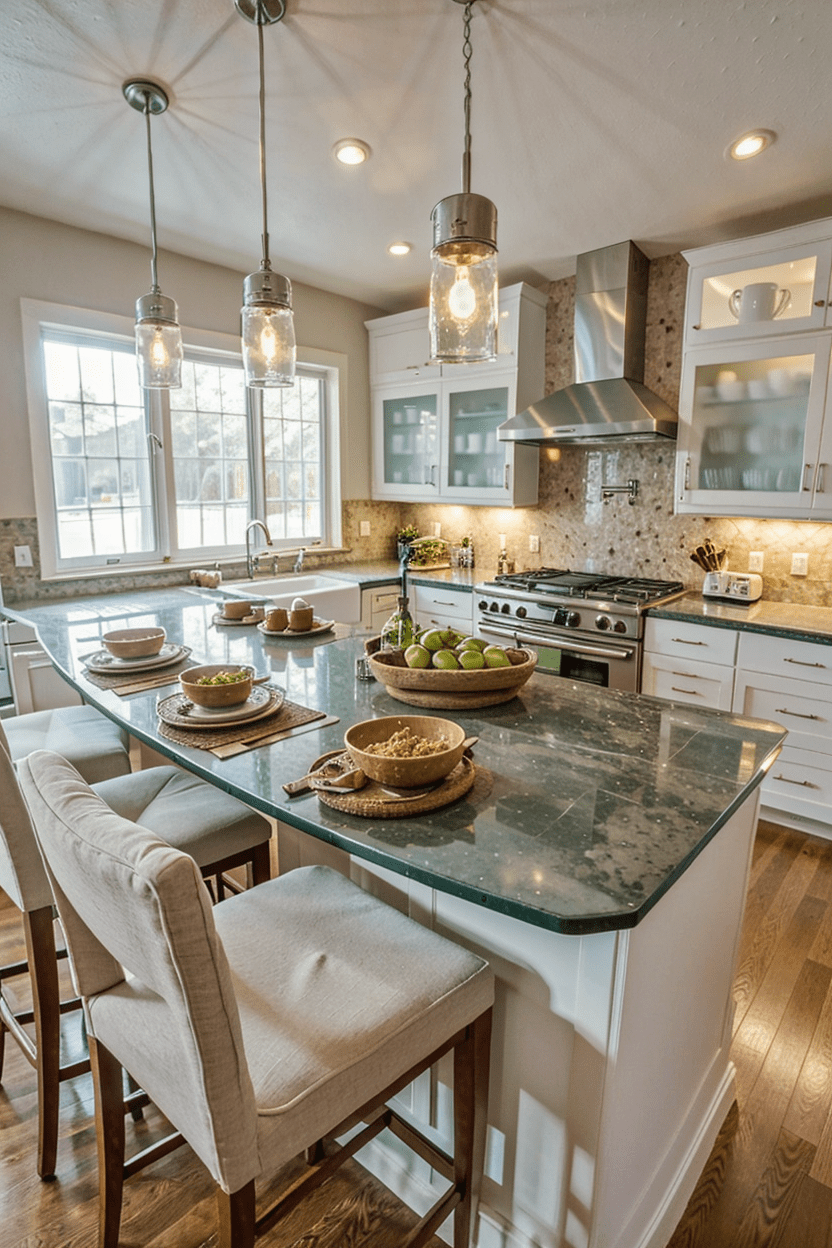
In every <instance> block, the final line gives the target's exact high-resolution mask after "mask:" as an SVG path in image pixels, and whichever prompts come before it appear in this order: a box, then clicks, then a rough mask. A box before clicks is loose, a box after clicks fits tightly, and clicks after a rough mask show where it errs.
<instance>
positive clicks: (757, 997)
mask: <svg viewBox="0 0 832 1248" xmlns="http://www.w3.org/2000/svg"><path fill="white" fill-rule="evenodd" d="M19 949H20V931H19V925H18V923H17V919H16V911H14V909H13V908H12V907H10V906H9V905H8V903H6V902H5V899H2V894H0V962H7V961H11V960H12V958H13V957H15V956H19ZM735 999H736V1016H735V1030H734V1042H733V1050H732V1052H733V1058H734V1062H735V1064H736V1067H737V1075H738V1101H737V1103H736V1104H735V1105H734V1106H733V1107H732V1109H731V1111H730V1113H729V1114H728V1117H727V1118H726V1121H725V1123H724V1124H723V1127H722V1130H721V1131H720V1134H719V1137H718V1139H717V1141H716V1144H715V1145H714V1149H713V1151H712V1153H711V1156H710V1158H709V1160H708V1163H707V1165H706V1166H705V1169H704V1171H703V1173H702V1176H701V1178H700V1181H699V1183H698V1185H697V1188H696V1190H695V1192H694V1194H693V1196H692V1197H691V1200H690V1202H689V1205H688V1208H687V1210H686V1211H685V1215H684V1217H683V1218H682V1220H681V1221H680V1223H679V1226H678V1227H677V1229H676V1231H675V1233H674V1234H673V1236H672V1238H671V1240H670V1242H669V1244H668V1246H667V1248H832V842H827V841H822V840H819V839H817V838H814V837H807V836H804V835H803V834H801V833H795V832H790V831H788V830H787V829H784V828H781V827H779V826H777V825H775V824H768V823H761V824H760V827H759V829H758V834H757V839H756V844H755V851H754V861H753V867H752V877H751V884H750V888H749V895H748V904H747V909H746V919H745V924H744V927H743V937H742V943H741V949H740V956H739V961H738V969H737V975H736V980H735ZM68 1043H69V1045H70V1047H71V1046H72V1045H73V1044H74V1043H77V1039H76V1040H73V1039H72V1038H71V1037H70V1038H69V1041H68ZM61 1099H62V1117H61V1141H60V1144H59V1153H58V1162H59V1164H58V1170H59V1175H58V1179H57V1180H56V1181H55V1182H53V1183H41V1182H40V1180H39V1179H38V1178H37V1176H36V1174H35V1170H34V1161H33V1158H34V1147H35V1139H36V1133H37V1117H36V1115H37V1096H36V1086H35V1078H34V1073H33V1071H32V1070H31V1068H30V1067H29V1066H28V1064H27V1063H26V1062H25V1061H24V1060H23V1058H22V1056H21V1055H20V1052H19V1050H18V1048H17V1045H16V1044H14V1042H13V1041H9V1042H7V1045H6V1060H5V1068H4V1071H3V1081H2V1087H0V1248H95V1244H96V1197H97V1173H96V1162H95V1140H94V1131H93V1125H92V1118H91V1101H92V1093H91V1088H90V1083H89V1077H88V1076H87V1077H82V1078H79V1079H75V1080H71V1081H70V1082H68V1083H67V1084H65V1085H64V1087H63V1089H62V1094H61ZM164 1129H165V1124H164V1122H163V1120H162V1119H161V1117H160V1116H159V1115H158V1114H156V1113H155V1111H153V1110H152V1109H151V1110H149V1111H147V1112H146V1118H145V1121H144V1122H141V1123H138V1124H136V1125H132V1124H130V1123H129V1120H128V1133H129V1134H132V1135H133V1136H134V1139H135V1141H136V1143H137V1144H138V1143H146V1142H149V1141H150V1140H151V1139H153V1138H157V1137H158V1136H159V1135H160V1134H162V1133H163V1132H164ZM267 1197H268V1193H267V1192H266V1193H264V1198H267ZM414 1221H415V1218H414V1215H412V1214H411V1213H410V1212H409V1211H408V1210H406V1209H405V1208H404V1207H403V1206H402V1205H401V1203H400V1202H398V1201H397V1200H395V1198H393V1197H392V1196H390V1195H389V1194H388V1193H387V1192H386V1190H385V1189H384V1188H382V1187H380V1185H379V1184H377V1183H376V1181H375V1180H374V1179H372V1177H371V1176H369V1175H367V1174H366V1172H365V1171H363V1170H362V1169H361V1167H360V1166H358V1165H357V1164H355V1163H349V1164H348V1168H347V1167H345V1169H344V1171H343V1172H342V1174H341V1175H340V1176H337V1177H336V1178H335V1179H333V1180H332V1181H331V1182H330V1183H329V1184H327V1185H326V1186H325V1187H324V1188H323V1189H321V1191H320V1192H318V1193H316V1194H315V1195H314V1196H313V1197H312V1198H311V1199H310V1200H309V1201H307V1202H306V1203H305V1205H303V1206H301V1208H300V1209H298V1210H297V1211H296V1212H295V1214H294V1215H293V1216H292V1218H291V1220H290V1221H289V1222H288V1223H287V1224H286V1225H285V1226H283V1227H280V1228H277V1229H275V1230H273V1231H272V1232H270V1233H269V1234H268V1235H266V1236H264V1237H263V1239H262V1240H261V1241H260V1243H261V1244H262V1245H263V1248H398V1245H400V1243H401V1240H402V1238H403V1235H404V1233H405V1231H406V1229H407V1228H408V1227H409V1226H411V1225H412V1224H413V1222H414ZM120 1243H121V1246H122V1248H212V1246H214V1245H216V1232H215V1217H214V1203H213V1197H212V1195H211V1185H210V1183H209V1181H208V1180H207V1178H206V1176H205V1172H204V1169H203V1168H202V1166H201V1165H200V1163H199V1162H197V1161H196V1160H195V1159H194V1158H193V1156H192V1154H190V1153H189V1152H188V1151H187V1150H185V1149H182V1150H179V1151H178V1152H177V1153H174V1154H172V1155H171V1156H170V1157H168V1158H166V1159H165V1160H164V1161H162V1162H160V1163H159V1164H158V1165H157V1166H155V1167H153V1168H152V1169H151V1170H149V1171H146V1172H145V1173H144V1174H142V1175H140V1176H138V1177H137V1178H136V1179H133V1180H131V1181H130V1182H129V1183H128V1184H127V1187H126V1200H125V1214H124V1219H123V1224H122V1237H121V1241H120ZM433 1243H434V1246H435V1248H441V1241H439V1240H438V1239H435V1240H434V1241H433Z"/></svg>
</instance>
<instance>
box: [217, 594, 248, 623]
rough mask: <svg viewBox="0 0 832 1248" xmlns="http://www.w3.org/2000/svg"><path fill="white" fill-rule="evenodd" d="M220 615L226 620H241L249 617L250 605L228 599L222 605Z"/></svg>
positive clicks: (238, 600) (236, 599) (235, 599)
mask: <svg viewBox="0 0 832 1248" xmlns="http://www.w3.org/2000/svg"><path fill="white" fill-rule="evenodd" d="M222 613H223V615H224V616H225V618H226V619H227V620H242V619H245V617H246V616H247V615H251V603H250V602H242V601H241V600H240V599H238V598H228V599H227V600H226V601H225V602H224V603H223V604H222Z"/></svg>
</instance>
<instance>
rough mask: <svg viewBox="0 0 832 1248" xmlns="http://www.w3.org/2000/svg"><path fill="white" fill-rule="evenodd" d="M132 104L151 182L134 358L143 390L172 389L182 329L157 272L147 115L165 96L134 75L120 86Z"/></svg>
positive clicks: (160, 107)
mask: <svg viewBox="0 0 832 1248" xmlns="http://www.w3.org/2000/svg"><path fill="white" fill-rule="evenodd" d="M122 92H123V94H124V98H125V99H126V100H127V103H128V104H129V105H130V107H131V108H135V109H136V110H137V111H138V112H140V113H144V117H145V122H146V126H147V174H148V180H149V182H150V242H151V255H150V291H149V292H148V294H146V295H142V296H141V298H140V299H137V300H136V362H137V364H138V366H139V385H141V386H143V387H144V389H146V390H175V389H177V388H178V387H179V386H181V385H182V331H181V330H180V328H179V310H178V308H177V306H176V301H175V300H174V299H169V298H168V297H167V295H163V294H162V292H161V291H160V289H159V282H158V280H157V273H156V197H155V194H154V191H153V151H152V148H151V146H150V116H151V113H152V114H155V115H157V116H158V114H159V113H163V112H164V111H165V109H166V108H167V106H168V97H167V95H166V93H165V92H164V91H163V90H162V88H161V87H160V86H159V84H158V83H156V82H150V81H149V80H148V79H145V78H133V79H131V80H130V81H129V82H125V84H124V86H123V87H122Z"/></svg>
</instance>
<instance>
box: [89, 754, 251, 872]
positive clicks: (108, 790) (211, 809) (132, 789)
mask: <svg viewBox="0 0 832 1248" xmlns="http://www.w3.org/2000/svg"><path fill="white" fill-rule="evenodd" d="M93 787H94V789H95V791H96V793H98V795H99V796H100V797H103V798H104V801H105V802H106V803H107V805H108V806H109V807H110V808H111V810H114V811H115V812H116V814H117V815H120V816H121V817H122V818H123V819H129V820H130V822H131V823H140V824H141V825H142V827H143V828H147V829H148V831H149V832H155V833H156V835H157V836H158V837H160V838H161V839H162V840H163V841H167V843H168V844H169V845H173V846H175V847H176V849H181V850H183V852H184V853H186V854H190V855H191V857H192V858H194V859H195V860H196V862H197V863H198V864H199V866H200V867H204V866H207V865H208V863H211V862H219V861H220V860H221V859H222V858H227V857H228V856H229V855H230V854H237V853H239V852H241V851H242V850H245V849H252V848H253V847H254V846H255V845H259V844H260V843H261V842H262V841H265V840H267V839H268V837H269V834H270V829H269V824H268V821H267V820H266V819H264V818H263V816H262V815H259V814H258V813H257V812H256V811H254V810H251V809H250V808H249V807H248V806H244V805H243V803H242V802H239V801H237V799H236V797H231V795H230V794H229V793H223V791H222V790H221V789H217V788H215V787H214V785H213V784H209V783H208V782H207V781H206V780H200V779H198V778H197V777H196V776H192V775H190V773H189V772H187V771H183V770H182V769H181V768H180V767H173V766H171V767H149V768H148V769H147V770H146V771H135V772H133V774H132V775H130V776H118V777H116V778H115V779H113V780H104V781H102V782H101V784H96V785H94V786H93Z"/></svg>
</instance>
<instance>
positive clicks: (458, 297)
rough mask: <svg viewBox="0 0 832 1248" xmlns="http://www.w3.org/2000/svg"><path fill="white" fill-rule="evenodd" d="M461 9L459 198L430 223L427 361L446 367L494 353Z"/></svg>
mask: <svg viewBox="0 0 832 1248" xmlns="http://www.w3.org/2000/svg"><path fill="white" fill-rule="evenodd" d="M473 2H474V0H454V3H456V4H464V5H465V14H464V18H463V45H462V54H463V59H464V63H465V148H464V151H463V155H462V194H461V195H449V196H448V197H447V198H446V199H441V200H440V201H439V203H438V204H437V205H436V207H435V208H434V210H433V212H432V213H431V222H432V224H433V250H432V252H431V260H432V270H431V279H430V358H431V360H434V361H437V362H441V363H445V364H448V363H450V364H466V363H476V362H480V361H482V360H493V359H495V358H496V354H497V310H498V292H497V209H496V208H495V206H494V204H492V202H491V200H490V199H486V197H485V196H484V195H473V194H472V193H471V51H472V49H471V5H472V3H473Z"/></svg>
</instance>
